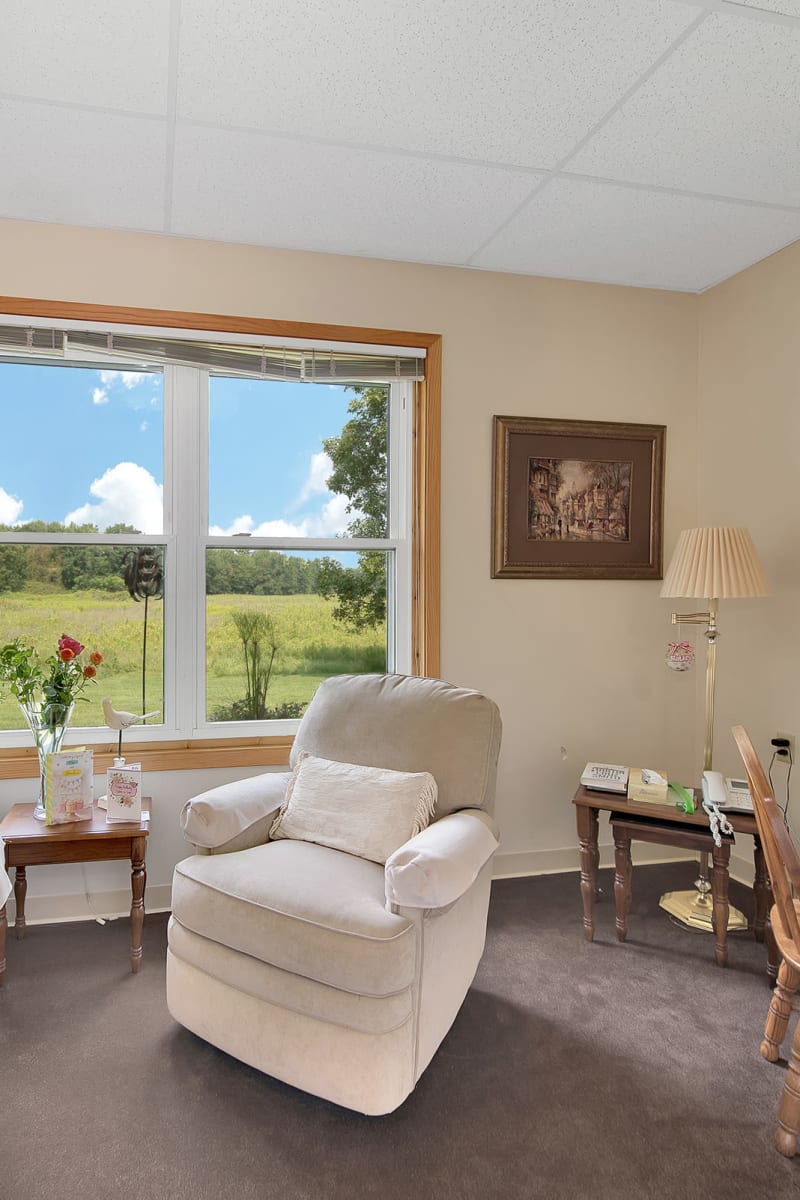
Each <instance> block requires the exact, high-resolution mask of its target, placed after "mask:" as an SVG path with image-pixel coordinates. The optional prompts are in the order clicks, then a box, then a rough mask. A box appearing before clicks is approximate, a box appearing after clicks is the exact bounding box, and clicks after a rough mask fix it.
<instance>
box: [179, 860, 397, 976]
mask: <svg viewBox="0 0 800 1200" xmlns="http://www.w3.org/2000/svg"><path fill="white" fill-rule="evenodd" d="M384 887H385V885H384V869H383V867H382V866H381V865H379V864H377V863H373V862H369V861H367V860H366V859H362V858H356V857H354V856H353V855H350V854H345V853H343V852H342V851H340V850H333V849H331V848H330V847H328V846H319V845H317V844H315V843H313V842H295V841H289V840H286V841H277V842H267V844H266V845H264V846H255V847H253V848H252V849H249V850H242V851H239V852H238V853H236V854H230V855H226V854H222V855H210V856H209V855H194V856H193V857H191V858H187V859H185V860H184V861H183V862H181V863H179V864H178V866H177V868H176V871H175V879H174V884H173V896H172V902H173V912H174V916H175V919H176V920H177V921H179V922H180V924H181V925H183V926H184V928H186V929H189V930H191V931H192V932H193V933H196V934H199V935H200V936H201V937H204V938H207V939H210V940H211V941H215V942H219V943H220V944H221V945H223V946H228V947H230V948H232V949H234V950H238V951H239V952H241V953H242V954H248V955H250V956H252V957H253V958H255V959H258V960H260V961H261V962H265V963H269V964H270V965H271V966H274V967H278V968H280V969H282V970H284V971H291V972H293V973H294V974H296V975H300V976H304V977H305V978H307V979H313V980H316V981H317V982H318V983H322V984H327V985H329V986H330V987H334V988H341V989H343V990H345V991H348V992H352V993H355V994H356V995H363V996H379V997H380V996H388V995H392V994H394V993H396V992H400V991H401V990H403V989H404V988H407V987H408V986H409V985H410V984H412V983H413V981H414V978H415V972H416V965H417V963H416V960H417V945H416V940H417V938H416V931H415V928H414V926H413V924H412V922H411V921H410V920H409V919H408V918H407V917H404V916H403V915H401V914H397V913H392V912H389V911H387V909H386V906H385V891H384Z"/></svg>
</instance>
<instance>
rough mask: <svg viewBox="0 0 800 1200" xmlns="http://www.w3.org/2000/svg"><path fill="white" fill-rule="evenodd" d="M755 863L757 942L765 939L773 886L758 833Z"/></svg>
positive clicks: (754, 842) (754, 844)
mask: <svg viewBox="0 0 800 1200" xmlns="http://www.w3.org/2000/svg"><path fill="white" fill-rule="evenodd" d="M753 863H754V865H755V878H754V879H753V897H754V900H755V905H754V914H753V934H754V936H755V939H756V941H757V942H763V941H764V930H765V928H766V924H767V914H768V912H769V897H770V892H771V888H770V885H769V880H768V876H767V864H766V862H765V860H764V851H763V849H762V847H761V839H760V838H759V837H758V835H756V836H755V837H754V838H753Z"/></svg>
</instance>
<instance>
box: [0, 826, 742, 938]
mask: <svg viewBox="0 0 800 1200" xmlns="http://www.w3.org/2000/svg"><path fill="white" fill-rule="evenodd" d="M696 857H697V856H696V855H695V854H687V853H685V852H681V851H676V850H674V849H672V848H671V847H669V846H653V845H650V844H649V843H644V842H641V843H639V844H638V845H637V844H636V843H634V844H633V847H632V858H633V863H634V866H647V865H648V864H651V863H668V862H691V861H692V859H696ZM613 865H614V847H613V846H611V845H606V846H600V866H601V867H613ZM579 870H580V858H579V854H578V849H577V847H566V848H564V849H561V850H529V851H524V852H522V853H516V854H497V855H496V856H495V860H494V870H493V872H492V878H493V879H515V878H518V877H521V876H525V875H556V874H560V873H561V872H563V871H576V872H577V871H579ZM730 875H731V879H736V880H737V881H738V882H739V883H743V884H746V885H747V886H748V887H750V886H752V881H753V864H752V862H749V861H748V860H747V859H743V858H738V857H736V856H731V867H730ZM12 876H13V873H12ZM171 909H172V888H171V886H170V884H168V883H164V884H155V885H151V886H149V887H148V888H147V891H146V893H145V910H146V912H149V913H157V912H170V911H171ZM130 912H131V894H130V891H129V890H127V889H125V888H119V889H117V890H115V891H108V892H90V893H89V897H88V900H87V897H86V895H85V893H84V892H69V893H67V894H65V895H53V896H28V897H27V899H26V901H25V923H26V925H51V924H57V923H58V922H60V921H96V920H97V919H98V918H102V919H103V920H104V921H114V920H116V919H118V918H120V917H124V918H127V917H129V916H130ZM15 915H16V914H15V908H14V894H13V892H12V894H11V896H10V897H9V901H8V924H9V936H13V934H12V932H11V930H12V928H13V924H14V919H15Z"/></svg>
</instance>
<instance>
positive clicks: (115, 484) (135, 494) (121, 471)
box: [64, 462, 163, 533]
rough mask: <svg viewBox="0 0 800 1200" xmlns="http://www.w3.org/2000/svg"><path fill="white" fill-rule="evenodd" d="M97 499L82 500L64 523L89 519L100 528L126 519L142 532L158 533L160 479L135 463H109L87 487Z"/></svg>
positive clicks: (74, 522)
mask: <svg viewBox="0 0 800 1200" xmlns="http://www.w3.org/2000/svg"><path fill="white" fill-rule="evenodd" d="M89 492H90V493H91V495H92V496H94V497H95V499H96V503H95V502H92V501H90V502H89V503H88V504H82V505H81V506H80V508H76V509H74V510H73V511H72V512H70V513H67V515H66V516H65V517H64V524H65V525H70V524H75V525H84V524H86V523H88V522H92V523H93V524H95V525H97V528H98V529H100V530H103V529H107V528H108V526H109V525H119V524H121V523H123V522H124V523H126V524H128V525H133V526H134V527H135V528H136V529H140V530H141V531H142V533H161V530H162V492H163V488H162V486H161V484H160V483H156V481H155V479H154V478H153V476H152V475H151V474H150V472H149V471H147V470H145V468H144V467H140V466H138V464H137V463H132V462H121V463H117V465H116V466H115V467H109V469H108V470H107V471H106V472H105V474H103V475H101V476H100V478H99V479H95V481H94V482H93V483H92V485H91V487H90V488H89Z"/></svg>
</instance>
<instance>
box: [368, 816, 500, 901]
mask: <svg viewBox="0 0 800 1200" xmlns="http://www.w3.org/2000/svg"><path fill="white" fill-rule="evenodd" d="M498 845H499V842H498V839H497V827H496V825H495V823H494V821H493V820H492V818H491V817H490V816H489V814H488V813H485V812H483V811H482V810H481V809H479V808H464V809H462V810H461V811H460V812H454V813H450V814H449V815H448V816H446V817H442V818H441V819H440V820H438V821H434V823H433V825H429V826H428V827H427V828H426V829H423V831H422V833H418V834H417V835H416V836H415V837H413V838H410V839H409V840H408V841H407V842H405V843H404V844H403V845H402V846H400V847H399V849H397V850H395V852H394V854H392V855H390V857H389V858H388V859H387V860H386V869H385V879H386V902H387V904H389V905H398V906H400V907H404V908H445V907H447V905H449V904H453V903H454V902H455V901H456V900H458V898H459V897H460V896H463V894H464V892H466V891H467V889H468V888H469V887H471V886H472V884H473V883H474V882H475V880H476V879H477V878H478V875H479V874H480V872H481V870H482V868H483V867H484V866H485V865H486V863H487V862H488V861H489V859H490V858H491V857H492V855H493V854H494V852H495V850H496V849H497V847H498Z"/></svg>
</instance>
